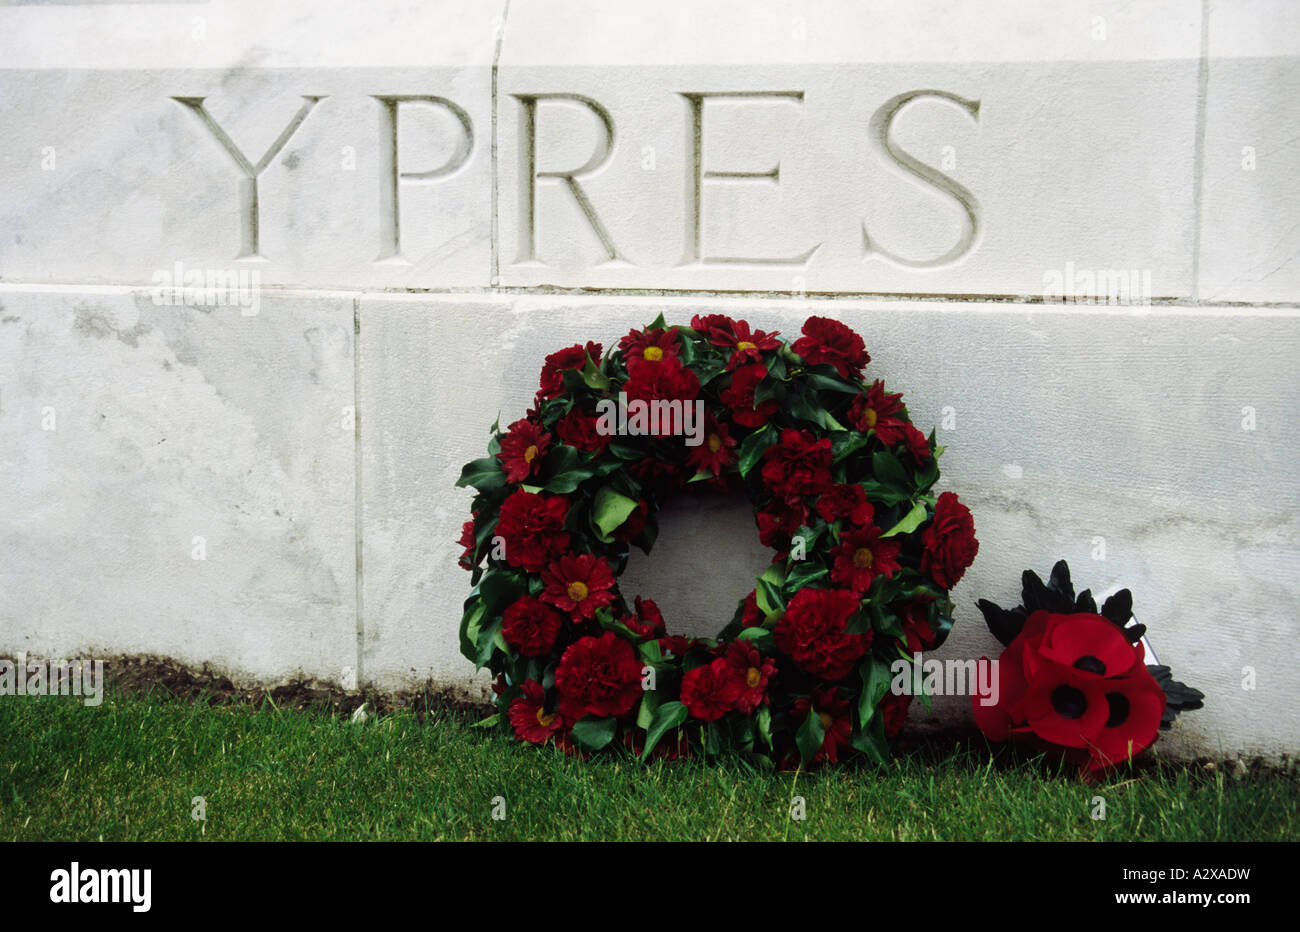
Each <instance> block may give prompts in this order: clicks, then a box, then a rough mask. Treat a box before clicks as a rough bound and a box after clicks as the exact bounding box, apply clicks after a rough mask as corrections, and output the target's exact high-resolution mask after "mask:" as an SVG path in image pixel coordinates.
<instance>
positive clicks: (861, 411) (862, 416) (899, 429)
mask: <svg viewBox="0 0 1300 932" xmlns="http://www.w3.org/2000/svg"><path fill="white" fill-rule="evenodd" d="M902 412H903V393H902V392H898V393H896V394H892V395H890V394H886V393H885V383H884V382H881V381H880V380H879V379H877V380H876V381H875V382H873V383H871V387H870V388H869V389H867V390H866V392H864V393H863V394H861V395H859V396H858V397H857V398H855V399H853V404H852V405H851V406H850V407H849V423H850V424H852V425H853V427H854V428H855V429H856V430H858V431H861V432H862V433H864V434H865V433H867V432H868V431H871V430H874V431H875V432H876V437H877V438H879V440H880V442H881V443H883V444H884V445H885V446H887V447H892V446H894V445H895V444H897V443H898V442H899V441H900V440H902V439H904V432H903V424H904V421H903V420H902V419H901V418H900V417H898V415H900V414H901V413H902Z"/></svg>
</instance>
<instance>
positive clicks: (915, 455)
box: [903, 421, 933, 465]
mask: <svg viewBox="0 0 1300 932" xmlns="http://www.w3.org/2000/svg"><path fill="white" fill-rule="evenodd" d="M903 442H904V443H906V444H907V452H908V453H910V454H912V459H914V460H916V463H917V465H920V464H921V463H924V462H925V461H926V460H928V459H930V458H931V456H933V452H932V451H931V450H930V440H929V438H928V437H926V436H925V434H923V433H921V432H920V431H919V430H917V427H916V425H915V424H913V423H912V422H911V421H908V422H906V423H905V424H904V425H903Z"/></svg>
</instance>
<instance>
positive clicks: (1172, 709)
mask: <svg viewBox="0 0 1300 932" xmlns="http://www.w3.org/2000/svg"><path fill="white" fill-rule="evenodd" d="M1147 672H1149V673H1150V674H1151V676H1152V678H1153V679H1154V680H1155V681H1156V683H1157V684H1159V686H1160V688H1161V689H1163V690H1164V693H1165V714H1164V715H1163V716H1162V717H1161V719H1160V728H1161V729H1162V730H1165V731H1167V730H1168V729H1169V728H1170V727H1171V726H1172V725H1173V723H1174V719H1176V718H1177V717H1178V714H1179V713H1180V712H1191V711H1194V710H1196V709H1200V708H1203V707H1204V705H1205V702H1204V700H1205V693H1203V692H1201V691H1200V690H1199V689H1194V688H1192V687H1191V686H1188V685H1187V684H1186V683H1181V682H1179V681H1178V680H1176V679H1174V676H1173V671H1172V670H1170V669H1169V667H1167V666H1165V665H1164V664H1148V665H1147Z"/></svg>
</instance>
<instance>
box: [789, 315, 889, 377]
mask: <svg viewBox="0 0 1300 932" xmlns="http://www.w3.org/2000/svg"><path fill="white" fill-rule="evenodd" d="M792 349H793V350H794V351H795V352H796V353H798V354H799V355H800V356H802V357H803V361H804V362H806V363H807V364H808V365H810V366H815V365H818V364H820V363H826V364H828V365H831V366H834V367H835V371H836V372H838V373H839V374H840V376H841V377H842V378H846V379H848V378H854V379H859V378H861V377H862V370H863V368H864V367H865V366H866V365H867V363H869V362H871V357H870V356H869V355H868V354H867V347H866V344H865V343H863V342H862V337H860V336H858V335H857V333H855V332H854V331H853V330H850V329H849V328H848V327H846V326H844V325H843V324H842V323H840V322H839V321H838V320H832V319H831V318H829V317H809V318H808V320H807V321H806V322H805V323H804V325H803V336H802V337H800V338H799V339H798V340H795V341H794V346H793V347H792Z"/></svg>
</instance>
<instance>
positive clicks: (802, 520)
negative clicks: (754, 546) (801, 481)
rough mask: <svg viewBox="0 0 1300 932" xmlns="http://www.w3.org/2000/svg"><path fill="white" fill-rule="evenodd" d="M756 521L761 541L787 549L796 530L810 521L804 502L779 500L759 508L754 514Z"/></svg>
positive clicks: (780, 548)
mask: <svg viewBox="0 0 1300 932" xmlns="http://www.w3.org/2000/svg"><path fill="white" fill-rule="evenodd" d="M754 522H755V523H756V524H757V525H758V541H759V543H761V544H762V545H763V546H764V547H771V548H772V549H774V550H785V549H786V548H787V547H789V546H790V538H791V537H792V536H793V535H794V532H795V531H797V530H799V528H801V527H804V526H805V525H806V524H807V523H808V509H807V508H806V507H804V504H803V503H802V502H795V503H794V504H793V505H787V504H786V503H785V502H782V501H780V500H777V501H773V502H771V503H770V504H768V505H766V506H765V507H763V508H761V509H759V510H758V511H757V512H756V513H755V514H754Z"/></svg>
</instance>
